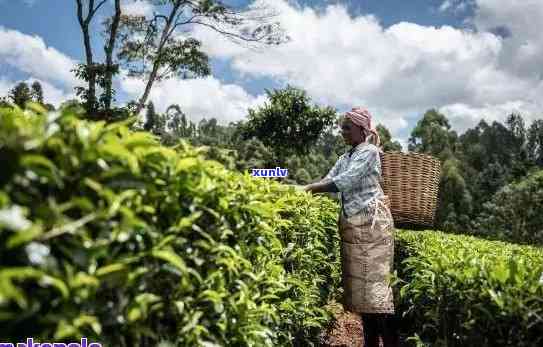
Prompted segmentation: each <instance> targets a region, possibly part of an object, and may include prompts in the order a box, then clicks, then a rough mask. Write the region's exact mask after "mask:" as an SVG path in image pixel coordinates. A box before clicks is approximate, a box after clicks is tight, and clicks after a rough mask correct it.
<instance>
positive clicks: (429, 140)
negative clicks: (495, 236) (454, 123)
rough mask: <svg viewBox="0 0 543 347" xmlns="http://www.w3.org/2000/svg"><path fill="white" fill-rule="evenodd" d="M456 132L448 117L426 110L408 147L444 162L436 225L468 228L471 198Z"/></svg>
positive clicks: (452, 228) (450, 229)
mask: <svg viewBox="0 0 543 347" xmlns="http://www.w3.org/2000/svg"><path fill="white" fill-rule="evenodd" d="M456 145H457V134H456V132H455V131H453V130H451V126H450V124H449V120H448V119H447V117H445V115H443V114H441V113H439V112H437V111H436V110H433V109H432V110H429V111H427V112H426V113H425V114H424V116H423V117H422V119H421V120H419V121H418V123H417V125H416V126H415V128H414V129H413V131H412V132H411V136H410V138H409V150H410V151H414V152H422V153H428V154H431V155H433V156H436V157H437V158H439V159H440V161H441V177H440V182H439V195H438V208H437V213H436V225H437V227H438V228H440V229H442V230H446V231H457V230H466V229H468V228H469V222H470V219H469V215H470V213H471V209H472V197H471V194H470V192H469V189H468V185H467V184H466V181H465V178H464V176H463V175H462V173H463V170H462V165H461V161H460V160H458V159H457V157H456V153H455V149H456Z"/></svg>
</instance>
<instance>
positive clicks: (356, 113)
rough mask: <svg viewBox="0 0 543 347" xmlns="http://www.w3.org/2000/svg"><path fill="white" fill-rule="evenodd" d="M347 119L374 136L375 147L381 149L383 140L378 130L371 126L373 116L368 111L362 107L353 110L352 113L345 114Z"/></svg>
mask: <svg viewBox="0 0 543 347" xmlns="http://www.w3.org/2000/svg"><path fill="white" fill-rule="evenodd" d="M345 117H347V118H349V119H350V120H351V121H352V122H353V123H354V124H356V125H358V126H361V127H362V128H364V129H365V130H367V131H369V132H370V133H372V134H373V135H374V141H375V143H374V145H376V146H377V147H379V144H380V143H381V139H380V138H379V134H378V133H377V129H375V127H373V126H372V124H371V114H370V112H369V111H368V110H366V109H364V108H360V107H355V108H353V109H352V110H351V111H350V112H345Z"/></svg>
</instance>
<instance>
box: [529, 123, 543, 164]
mask: <svg viewBox="0 0 543 347" xmlns="http://www.w3.org/2000/svg"><path fill="white" fill-rule="evenodd" d="M527 147H528V148H527V149H528V157H529V158H530V160H531V161H532V162H533V163H534V164H535V165H537V166H539V167H543V119H537V120H535V121H534V122H533V123H532V125H530V128H529V129H528V146H527Z"/></svg>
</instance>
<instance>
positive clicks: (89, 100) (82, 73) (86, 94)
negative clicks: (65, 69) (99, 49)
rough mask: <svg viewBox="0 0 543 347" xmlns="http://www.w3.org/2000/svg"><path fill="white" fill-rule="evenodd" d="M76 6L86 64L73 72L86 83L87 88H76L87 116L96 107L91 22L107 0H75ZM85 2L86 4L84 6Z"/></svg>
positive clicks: (91, 113) (93, 112)
mask: <svg viewBox="0 0 543 347" xmlns="http://www.w3.org/2000/svg"><path fill="white" fill-rule="evenodd" d="M75 2H76V6H77V20H78V22H79V26H80V27H81V31H82V33H83V45H84V46H85V60H86V64H84V65H79V66H78V67H77V68H76V70H75V72H76V75H77V76H78V77H80V78H82V79H84V80H85V81H87V83H88V88H87V89H84V88H76V91H77V94H78V96H80V97H82V98H83V99H84V100H85V102H86V110H87V114H88V115H89V116H92V115H94V114H95V111H96V109H97V99H96V79H97V77H96V75H97V68H96V66H95V63H94V55H93V51H92V44H91V31H90V30H91V29H90V26H91V22H92V20H93V19H94V16H95V15H96V12H98V10H99V9H100V7H102V6H103V5H104V4H105V3H106V2H107V0H100V1H97V2H96V1H95V0H86V1H85V0H75ZM85 2H86V5H87V6H85Z"/></svg>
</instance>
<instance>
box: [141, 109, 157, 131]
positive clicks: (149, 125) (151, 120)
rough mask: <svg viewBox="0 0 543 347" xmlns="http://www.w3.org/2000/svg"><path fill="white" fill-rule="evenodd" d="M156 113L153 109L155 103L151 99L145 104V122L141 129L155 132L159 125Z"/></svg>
mask: <svg viewBox="0 0 543 347" xmlns="http://www.w3.org/2000/svg"><path fill="white" fill-rule="evenodd" d="M158 117H159V116H158V114H157V113H156V111H155V105H154V104H153V102H152V101H149V103H148V104H147V113H146V114H145V123H144V125H143V129H144V130H146V131H150V132H153V133H154V132H155V131H156V129H157V127H158V126H159V123H160V122H159V119H158Z"/></svg>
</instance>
